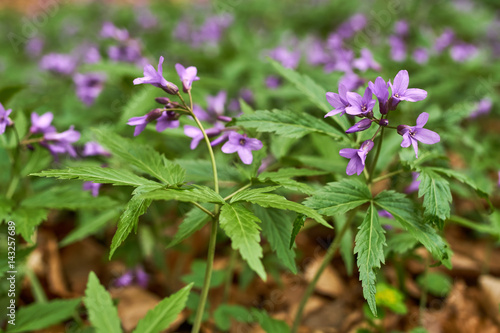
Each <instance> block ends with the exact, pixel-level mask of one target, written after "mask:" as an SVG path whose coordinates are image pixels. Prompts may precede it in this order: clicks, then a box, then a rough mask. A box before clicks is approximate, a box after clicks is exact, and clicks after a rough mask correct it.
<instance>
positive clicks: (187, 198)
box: [140, 185, 224, 204]
mask: <svg viewBox="0 0 500 333" xmlns="http://www.w3.org/2000/svg"><path fill="white" fill-rule="evenodd" d="M140 196H141V197H142V198H147V199H152V200H177V201H183V202H210V203H216V204H224V199H223V198H222V197H221V196H220V195H219V194H218V193H216V192H215V191H214V190H212V189H211V188H209V187H206V186H201V185H193V187H192V188H189V189H170V188H166V189H162V190H156V191H153V192H148V193H143V194H141V195H140Z"/></svg>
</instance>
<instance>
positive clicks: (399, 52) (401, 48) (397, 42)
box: [389, 36, 406, 62]
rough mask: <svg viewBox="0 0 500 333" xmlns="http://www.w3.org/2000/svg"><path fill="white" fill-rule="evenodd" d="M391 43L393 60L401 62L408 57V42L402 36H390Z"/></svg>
mask: <svg viewBox="0 0 500 333" xmlns="http://www.w3.org/2000/svg"><path fill="white" fill-rule="evenodd" d="M389 45H390V46H391V58H392V60H394V61H398V62H401V61H403V60H405V59H406V44H405V42H404V40H403V39H401V37H398V36H390V37H389Z"/></svg>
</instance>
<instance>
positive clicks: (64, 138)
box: [40, 126, 80, 157]
mask: <svg viewBox="0 0 500 333" xmlns="http://www.w3.org/2000/svg"><path fill="white" fill-rule="evenodd" d="M79 139H80V132H78V131H75V130H74V126H70V128H69V129H68V130H67V131H64V132H62V133H56V132H50V133H45V134H44V135H43V141H42V142H41V143H40V144H41V145H43V146H45V147H47V148H48V149H49V151H50V153H51V154H52V155H57V154H64V153H68V154H69V155H70V156H71V157H76V151H75V148H73V146H72V145H71V144H72V143H74V142H76V141H78V140H79Z"/></svg>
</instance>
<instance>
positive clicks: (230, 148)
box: [220, 136, 241, 154]
mask: <svg viewBox="0 0 500 333" xmlns="http://www.w3.org/2000/svg"><path fill="white" fill-rule="evenodd" d="M229 138H231V136H229ZM240 147H241V146H240V145H239V144H236V145H235V144H234V143H232V142H231V141H228V142H226V143H225V144H224V145H223V146H222V148H221V149H220V150H222V152H223V153H226V154H232V153H235V152H237V151H238V149H239V148H240Z"/></svg>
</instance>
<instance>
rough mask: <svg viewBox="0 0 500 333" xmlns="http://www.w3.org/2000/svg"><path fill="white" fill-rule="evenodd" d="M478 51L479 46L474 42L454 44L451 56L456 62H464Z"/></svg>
mask: <svg viewBox="0 0 500 333" xmlns="http://www.w3.org/2000/svg"><path fill="white" fill-rule="evenodd" d="M476 53H477V47H475V46H474V45H472V44H467V43H459V44H456V45H453V46H452V47H451V49H450V56H451V58H452V59H453V60H455V61H456V62H464V61H466V60H468V59H470V58H472V57H473V56H475V55H476Z"/></svg>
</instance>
